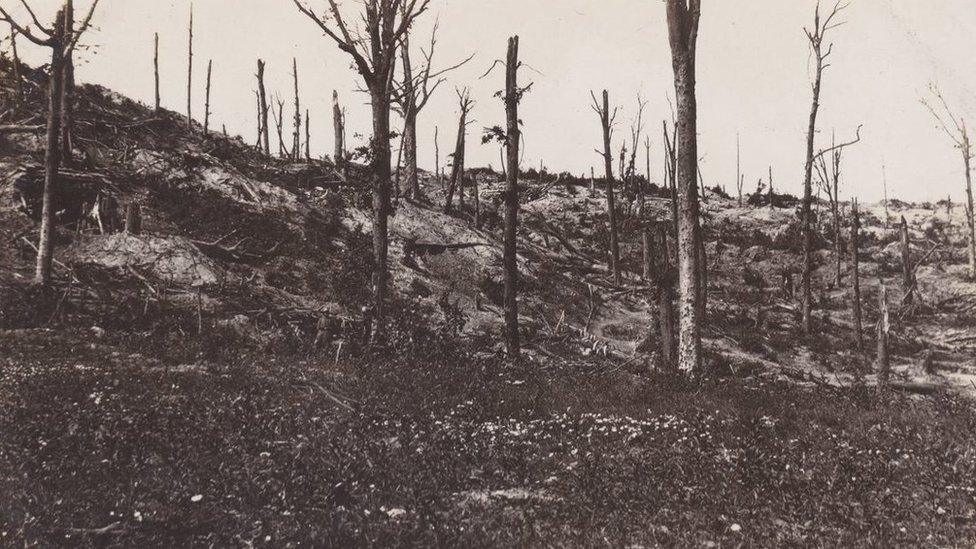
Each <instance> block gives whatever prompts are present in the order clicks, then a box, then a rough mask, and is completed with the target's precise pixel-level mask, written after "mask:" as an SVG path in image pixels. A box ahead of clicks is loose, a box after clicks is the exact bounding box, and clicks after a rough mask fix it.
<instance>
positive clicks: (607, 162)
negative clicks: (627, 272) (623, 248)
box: [601, 90, 621, 286]
mask: <svg viewBox="0 0 976 549" xmlns="http://www.w3.org/2000/svg"><path fill="white" fill-rule="evenodd" d="M601 122H602V126H603V170H604V174H605V175H604V177H605V178H606V184H607V216H608V217H609V219H610V269H611V271H612V272H613V283H614V284H616V285H618V286H619V285H620V283H621V276H620V244H619V242H618V241H617V207H616V204H615V203H614V196H613V152H611V150H610V123H611V115H610V95H609V94H608V93H607V90H603V115H602V116H601Z"/></svg>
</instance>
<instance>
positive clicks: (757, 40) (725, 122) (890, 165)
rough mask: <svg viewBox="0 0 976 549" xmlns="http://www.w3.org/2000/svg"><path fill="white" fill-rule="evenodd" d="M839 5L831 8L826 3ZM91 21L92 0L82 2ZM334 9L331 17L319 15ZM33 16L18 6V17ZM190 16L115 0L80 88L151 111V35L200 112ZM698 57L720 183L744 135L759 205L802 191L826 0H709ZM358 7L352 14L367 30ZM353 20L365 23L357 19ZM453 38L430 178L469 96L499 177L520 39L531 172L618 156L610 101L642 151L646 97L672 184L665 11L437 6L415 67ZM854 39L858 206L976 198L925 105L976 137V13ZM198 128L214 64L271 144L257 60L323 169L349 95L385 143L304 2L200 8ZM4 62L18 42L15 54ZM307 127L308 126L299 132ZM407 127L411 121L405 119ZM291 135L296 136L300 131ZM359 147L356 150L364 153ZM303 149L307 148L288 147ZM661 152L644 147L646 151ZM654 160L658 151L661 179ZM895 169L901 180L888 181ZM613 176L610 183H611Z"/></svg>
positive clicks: (834, 102)
mask: <svg viewBox="0 0 976 549" xmlns="http://www.w3.org/2000/svg"><path fill="white" fill-rule="evenodd" d="M825 1H826V0H825ZM75 2H76V9H77V10H78V11H84V10H86V9H87V7H88V6H89V5H90V3H91V0H75ZM306 2H308V3H309V4H310V5H312V6H313V7H314V8H316V9H317V10H319V11H321V10H322V9H324V7H325V6H326V5H327V3H326V2H325V0H306ZM0 3H2V4H3V5H4V6H5V7H6V6H10V7H11V8H14V12H15V13H18V14H22V15H23V11H21V10H18V9H17V8H18V3H19V2H18V1H15V0H0ZM58 4H59V1H58V0H32V1H31V5H32V6H34V8H35V11H36V12H37V13H38V15H39V16H40V17H41V18H42V19H45V20H50V19H53V14H54V12H55V10H56V9H57V5H58ZM190 4H191V0H101V3H100V5H99V7H98V11H97V13H96V15H95V19H94V25H95V27H94V28H93V29H92V30H91V31H90V32H89V33H88V34H87V35H86V37H85V39H84V43H85V44H87V45H89V46H90V48H89V49H87V50H86V51H84V52H82V53H80V60H79V68H78V79H79V80H80V81H81V82H90V83H98V84H102V85H104V86H107V87H109V88H112V89H114V90H116V91H118V92H120V93H123V94H125V95H127V96H130V97H132V98H134V99H137V100H140V101H143V102H145V103H151V102H152V100H153V75H152V44H153V33H156V32H158V33H159V36H160V48H161V51H160V57H161V59H160V65H161V68H160V70H161V73H162V102H163V106H164V107H167V108H171V109H173V110H177V111H180V112H183V111H184V110H185V103H186V80H187V69H186V57H187V55H186V54H187V51H186V50H187V44H186V42H187V41H186V27H187V18H188V14H189V11H190ZM703 4H704V5H703V7H702V11H703V13H702V19H701V30H700V35H699V51H698V104H699V112H698V116H699V118H698V125H699V126H698V127H699V153H700V155H701V156H702V160H701V170H702V174H703V177H704V180H705V182H706V184H708V185H709V186H713V185H715V184H721V185H724V186H725V187H726V188H727V190H729V191H730V192H733V193H734V188H735V165H736V146H735V143H736V135H737V134H738V136H739V140H740V143H741V159H742V160H741V162H742V171H743V173H744V174H745V176H746V186H745V187H746V190H747V191H751V190H753V189H754V188H755V185H756V181H757V180H758V179H759V178H760V177H763V178H764V179H765V174H766V173H767V171H768V169H769V168H770V167H771V168H772V171H773V177H774V181H775V185H776V188H777V189H784V190H787V191H790V192H793V193H799V192H800V191H801V189H802V181H803V168H804V159H805V150H806V126H807V120H808V116H809V111H810V103H811V94H812V92H811V88H810V81H811V80H810V79H811V70H812V64H811V60H810V55H809V50H808V46H807V42H806V37H805V35H804V33H803V27H804V26H805V25H809V24H811V22H812V16H813V9H814V6H815V0H704V1H703ZM359 5H360V4H359V3H358V2H355V1H353V0H346V1H345V3H344V5H343V9H344V10H346V11H347V12H348V13H354V12H355V11H357V9H358V7H359ZM347 19H349V18H347ZM435 20H439V22H440V30H439V33H438V43H437V48H436V53H435V67H436V66H446V65H452V64H454V63H455V62H457V61H459V60H461V59H463V58H465V57H467V56H468V55H470V54H472V53H474V54H475V58H474V59H473V60H472V61H471V62H470V63H468V64H467V65H465V66H463V67H461V68H460V69H458V70H456V71H454V72H452V73H450V74H449V75H448V78H449V80H448V82H446V83H445V84H444V85H442V86H441V87H440V88H439V90H438V91H437V94H436V95H435V96H434V98H433V99H431V101H430V103H429V104H428V106H427V107H426V109H424V111H423V112H421V114H420V119H419V122H418V132H419V136H420V137H419V151H418V152H419V163H420V165H421V167H423V168H426V169H432V168H433V165H434V163H435V162H434V144H433V136H434V130H435V127H437V128H439V136H440V138H439V144H440V153H441V155H440V157H441V163H442V164H444V163H446V159H445V158H446V155H447V154H448V152H450V149H452V148H453V143H454V141H455V137H456V132H457V116H458V104H457V103H458V102H457V97H456V94H455V87H464V86H469V87H470V88H471V95H472V97H473V98H474V99H475V102H476V105H475V108H474V110H473V112H472V114H471V117H473V118H474V119H475V123H473V124H472V125H471V126H469V128H468V132H469V138H468V140H467V143H468V151H467V157H466V164H467V165H468V166H485V165H489V164H490V165H492V166H494V167H495V168H498V166H499V150H498V147H497V145H495V144H491V145H481V140H480V139H477V136H478V135H480V133H481V129H482V128H483V127H485V126H493V125H498V124H502V123H503V121H504V107H503V105H502V103H501V101H500V100H499V99H498V98H496V97H494V94H495V92H497V91H498V90H500V89H501V88H502V87H503V83H504V82H503V81H504V73H503V71H500V70H495V71H493V72H491V73H490V74H489V75H488V76H486V77H484V78H481V76H482V75H483V74H484V73H485V71H486V70H487V69H488V68H489V67H490V66H491V65H492V63H493V62H494V61H495V60H496V59H500V58H503V57H504V55H505V48H506V41H507V38H508V37H509V36H511V35H516V34H517V35H519V36H520V57H521V59H522V61H523V62H524V63H525V65H526V66H524V67H523V68H522V70H521V71H520V81H521V82H522V83H524V84H527V83H528V82H532V83H533V87H532V89H531V91H530V92H529V93H528V94H527V95H526V96H525V97H524V99H523V101H522V104H521V107H520V117H521V118H522V120H523V122H524V128H523V132H524V137H525V144H526V149H525V151H524V164H523V168H528V167H538V165H539V163H540V162H542V163H543V164H544V165H545V166H546V168H547V169H549V170H550V171H570V172H572V173H575V174H584V173H585V174H588V173H589V170H590V167H591V166H593V167H598V166H599V165H600V162H601V159H600V157H599V156H598V155H597V153H596V152H594V149H595V148H596V147H598V146H599V145H600V143H601V138H600V127H599V121H598V119H597V116H596V114H595V113H594V112H593V111H592V110H591V109H590V103H591V100H590V91H591V90H593V91H595V92H596V93H597V94H598V95H599V93H600V91H601V90H603V89H607V90H608V91H609V92H610V99H611V102H612V103H613V104H615V105H619V106H620V108H621V111H620V115H619V117H618V127H617V131H616V133H615V138H614V146H613V147H614V150H615V151H619V148H620V146H621V142H622V141H621V140H622V139H623V138H625V137H626V138H627V139H628V140H629V136H630V125H631V123H632V119H633V117H634V116H635V114H636V104H637V95H638V94H641V96H642V97H644V98H646V99H647V101H648V106H647V110H646V112H645V118H646V119H647V120H648V121H649V124H648V125H649V128H648V130H649V133H650V138H651V146H652V149H651V172H652V173H651V177H652V180H659V179H660V173H661V159H662V156H663V145H662V137H661V121H662V120H664V119H670V116H671V114H670V113H671V108H670V106H669V98H673V96H674V87H673V78H672V72H671V57H670V50H669V45H668V36H667V27H666V24H665V4H664V2H663V0H432V2H431V7H430V10H429V12H428V13H426V14H424V15H423V16H422V18H421V20H420V21H418V24H417V26H416V27H415V28H414V30H413V39H412V48H413V51H414V58H415V61H414V64H415V65H416V64H417V63H418V60H417V59H419V57H420V55H419V47H420V45H421V44H426V43H427V42H428V40H429V36H430V32H431V29H432V27H433V24H434V21H435ZM841 20H842V21H844V22H845V24H844V25H843V26H841V27H838V28H836V29H834V30H832V31H831V33H830V34H829V36H828V40H830V41H832V42H833V43H834V44H835V45H834V53H833V55H832V61H831V62H832V65H831V67H829V68H828V69H827V71H826V73H825V75H824V82H823V93H822V97H821V110H820V122H819V124H818V129H819V132H818V135H817V147H818V148H822V147H825V146H828V145H829V143H830V140H831V133H832V132H836V136H837V140H838V141H846V140H848V139H850V138H851V137H852V136H853V135H854V132H855V129H856V128H857V126H859V125H862V124H863V129H862V131H861V135H862V140H861V142H860V143H858V144H857V145H855V146H853V147H851V148H849V149H847V150H846V151H845V154H844V165H843V167H842V172H843V173H842V180H841V196H842V198H844V199H846V198H850V197H852V196H857V197H859V198H860V199H861V200H866V201H873V200H878V199H880V198H881V197H882V196H883V187H884V185H883V177H882V174H883V173H885V174H886V178H887V188H888V195H889V196H890V197H898V198H902V199H906V200H935V199H941V198H944V197H946V196H947V195H951V196H952V198H953V200H955V201H959V200H960V199H962V197H963V191H964V188H965V179H964V172H963V164H962V159H961V155H960V153H959V151H958V150H957V149H954V148H953V144H952V142H951V141H950V140H949V138H948V136H946V135H945V134H944V133H943V132H942V131H941V130H940V129H938V127H937V126H936V123H935V121H934V119H933V118H932V117H931V115H930V114H929V113H928V112H927V111H926V110H925V108H924V107H923V105H922V104H921V102H920V99H921V98H922V97H924V96H926V94H927V93H928V92H927V89H928V85H929V83H930V82H932V83H936V84H937V85H938V86H939V87H940V88H941V89H942V91H943V94H944V96H945V97H946V99H947V101H948V102H949V103H950V104H951V105H952V106H953V108H954V109H955V110H956V111H957V114H958V115H959V116H961V117H964V118H965V117H969V118H971V119H974V120H976V71H974V70H973V68H974V66H973V61H972V52H973V51H974V46H976V38H974V37H976V10H974V9H973V6H972V0H852V1H851V4H850V7H849V8H848V9H847V10H846V11H844V12H843V15H842V17H841ZM194 21H195V33H194V34H195V36H194V75H193V77H194V86H193V87H194V93H193V97H194V113H195V114H197V115H200V114H202V113H203V99H204V79H205V75H206V64H207V61H208V60H210V59H212V60H213V63H214V73H213V74H214V76H213V92H212V100H211V103H212V111H213V114H212V120H213V121H214V122H212V124H213V126H214V127H215V128H220V127H221V125H222V124H226V126H227V129H228V131H229V132H231V133H233V134H241V135H243V136H244V137H245V139H246V140H247V141H248V142H253V141H254V140H255V138H256V122H255V112H254V111H255V106H254V95H253V90H254V89H255V87H256V78H255V76H254V75H255V73H256V68H255V67H256V60H257V59H258V58H262V59H264V60H265V61H266V62H267V76H266V84H267V86H268V88H269V90H274V91H277V92H280V94H281V96H282V98H283V99H285V101H286V110H287V109H288V106H290V105H291V101H292V98H291V96H292V91H291V90H292V83H291V65H292V58H293V57H294V58H296V59H297V61H298V66H299V78H300V86H301V89H302V93H301V95H302V101H303V110H304V108H305V107H308V108H309V109H310V110H311V118H312V124H311V125H312V150H313V154H327V153H331V151H332V122H331V95H332V93H331V92H332V90H333V89H336V90H338V92H339V95H340V98H341V100H342V101H343V103H345V104H346V106H347V111H348V113H347V121H348V123H347V131H348V133H349V134H350V135H353V134H368V132H369V128H370V111H369V105H368V104H367V103H368V98H367V97H366V96H365V94H362V93H357V92H356V89H357V88H359V87H360V86H361V80H360V79H359V78H358V76H357V74H356V73H355V71H354V70H353V69H352V66H351V61H350V58H349V57H348V56H347V55H346V54H345V53H343V52H341V51H339V50H338V49H337V48H336V47H335V45H334V43H332V42H331V41H330V39H328V38H327V37H325V36H323V34H322V33H321V31H320V30H319V29H318V28H317V27H316V26H315V25H314V24H313V23H312V22H311V21H309V20H308V19H307V18H305V17H304V16H303V15H302V14H300V13H299V12H298V10H297V9H296V8H295V6H294V4H293V2H292V0H196V1H195V2H194ZM5 47H6V45H5ZM21 49H22V50H27V51H23V52H22V57H24V58H25V59H26V60H27V61H30V62H34V63H38V62H42V60H43V53H44V52H43V51H41V50H40V49H37V48H29V47H28V45H27V44H26V43H25V41H21ZM289 120H290V118H289ZM393 124H394V126H397V125H398V124H399V122H398V121H397V120H396V119H394V122H393ZM286 133H287V134H289V135H290V131H289V130H286ZM364 139H365V137H362V136H360V137H358V138H354V139H352V143H351V145H353V146H356V145H360V144H363V143H364V141H363V140H364ZM286 141H289V142H290V137H286ZM641 142H642V143H643V138H642V139H641ZM643 155H644V149H643V146H642V147H641V149H640V158H641V161H640V162H638V166H640V169H641V170H643V166H644V158H643ZM883 166H884V168H882V167H883ZM597 171H598V172H599V168H598V170H597Z"/></svg>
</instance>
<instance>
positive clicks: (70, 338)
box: [0, 331, 976, 546]
mask: <svg viewBox="0 0 976 549" xmlns="http://www.w3.org/2000/svg"><path fill="white" fill-rule="evenodd" d="M0 338H2V339H0V347H2V348H5V349H8V350H10V351H11V352H10V353H7V355H8V357H9V359H8V362H7V364H6V365H5V366H4V368H3V371H2V374H0V470H3V471H5V474H4V475H3V476H2V477H0V493H3V494H5V496H4V497H3V498H0V536H2V537H0V539H2V541H0V544H2V545H20V544H22V543H25V542H26V543H28V544H38V545H68V546H79V545H82V546H85V545H91V546H94V545H105V544H108V545H126V546H186V545H217V546H228V545H229V546H235V545H248V544H252V543H253V544H255V545H262V546H287V545H315V546H362V545H399V546H402V545H424V546H429V545H447V546H486V545H490V546H512V545H546V546H549V545H587V546H589V545H606V544H609V545H643V546H656V545H665V546H673V545H679V546H687V545H699V546H700V545H708V544H717V545H722V546H727V545H731V546H737V545H761V546H782V545H804V546H806V545H828V546H917V545H922V544H924V545H939V546H946V545H959V544H965V543H966V542H968V541H971V540H972V539H974V536H976V516H974V513H973V509H974V502H976V499H974V496H976V481H974V480H973V479H974V478H976V476H974V473H976V443H974V442H973V441H972V437H971V433H972V432H974V430H976V414H974V411H973V409H972V407H971V405H970V403H968V402H966V401H962V400H959V399H957V398H955V397H951V396H947V395H941V396H939V397H937V398H932V399H926V400H915V399H908V398H902V397H899V396H888V397H878V396H877V395H875V394H874V393H873V392H869V391H867V390H864V389H858V388H852V389H849V390H846V391H836V392H829V393H825V392H823V391H821V390H800V389H797V388H795V387H791V386H789V385H784V384H778V383H771V382H765V381H762V380H759V379H752V380H726V381H716V382H712V383H709V384H707V385H705V386H701V387H697V386H681V385H675V384H673V383H670V382H667V381H663V380H654V379H650V378H644V377H637V376H633V375H631V374H627V373H621V372H616V373H614V372H612V371H601V370H600V369H598V368H594V367H593V365H586V364H577V363H572V364H570V363H567V364H561V365H555V364H547V365H541V364H538V363H533V362H531V361H529V362H525V363H522V364H519V365H514V364H510V363H507V362H505V361H503V360H501V359H499V358H497V357H494V356H491V355H488V354H485V355H462V354H454V353H453V352H452V351H450V350H447V348H446V347H447V346H446V345H445V346H443V347H438V348H440V349H442V350H441V351H439V352H433V353H429V354H428V355H427V356H426V357H425V358H424V359H419V358H415V357H417V356H419V355H418V354H417V352H416V351H410V352H405V353H402V354H401V355H400V356H403V357H404V359H402V360H394V361H390V360H388V359H383V358H381V357H378V356H363V357H358V358H353V359H351V360H349V361H340V362H339V363H338V364H337V365H333V364H332V360H329V361H328V362H327V363H323V362H319V361H315V360H312V361H302V360H300V359H299V358H295V359H283V358H279V359H275V358H272V357H268V356H260V355H253V356H248V357H241V358H240V359H239V360H237V361H226V362H223V363H209V364H208V363H204V364H202V365H199V366H194V367H179V366H175V367H174V366H163V365H161V363H157V362H154V361H149V360H147V359H144V358H143V357H141V355H139V354H138V353H137V349H128V350H123V349H122V348H115V347H107V346H102V345H99V344H98V343H95V344H94V345H93V344H92V343H90V341H89V339H90V338H86V337H85V334H81V333H73V332H70V331H62V332H56V333H55V332H44V331H21V332H6V333H4V334H3V335H0ZM52 348H55V349H59V351H57V352H51V350H50V349H52ZM388 354H389V353H388ZM333 397H335V398H333ZM336 399H337V400H338V401H340V402H342V403H343V405H340V404H337V403H336ZM346 406H348V407H349V408H347V407H346ZM106 526H112V528H110V529H109V531H108V532H105V533H95V532H94V531H93V530H94V529H99V528H104V527H106Z"/></svg>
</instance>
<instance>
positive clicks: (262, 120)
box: [258, 59, 271, 156]
mask: <svg viewBox="0 0 976 549" xmlns="http://www.w3.org/2000/svg"><path fill="white" fill-rule="evenodd" d="M258 100H259V106H258V108H259V110H260V112H259V115H260V117H259V120H258V127H259V128H261V137H260V139H259V142H260V146H261V148H262V149H264V154H265V155H268V156H270V155H271V139H270V134H269V132H270V129H269V127H268V94H267V92H266V90H265V88H264V61H262V60H260V59H258Z"/></svg>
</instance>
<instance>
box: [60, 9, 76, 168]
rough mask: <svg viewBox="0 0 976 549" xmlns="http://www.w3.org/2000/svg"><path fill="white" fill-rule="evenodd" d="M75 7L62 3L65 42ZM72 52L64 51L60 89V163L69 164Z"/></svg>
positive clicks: (71, 112) (72, 28) (70, 148)
mask: <svg viewBox="0 0 976 549" xmlns="http://www.w3.org/2000/svg"><path fill="white" fill-rule="evenodd" d="M74 28H75V7H74V1H73V0H65V3H64V36H65V38H64V40H65V42H67V41H68V40H69V39H70V37H71V35H72V34H73V33H74ZM73 56H74V54H73V52H70V51H69V52H66V55H65V59H64V66H63V67H62V70H63V71H64V83H63V87H62V89H61V163H62V164H63V165H65V166H69V167H70V166H71V164H72V163H73V159H74V158H73V150H74V143H73V140H72V138H71V134H72V132H73V131H74V96H75V62H74V59H73Z"/></svg>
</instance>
